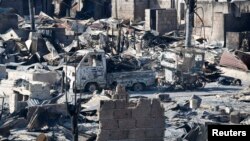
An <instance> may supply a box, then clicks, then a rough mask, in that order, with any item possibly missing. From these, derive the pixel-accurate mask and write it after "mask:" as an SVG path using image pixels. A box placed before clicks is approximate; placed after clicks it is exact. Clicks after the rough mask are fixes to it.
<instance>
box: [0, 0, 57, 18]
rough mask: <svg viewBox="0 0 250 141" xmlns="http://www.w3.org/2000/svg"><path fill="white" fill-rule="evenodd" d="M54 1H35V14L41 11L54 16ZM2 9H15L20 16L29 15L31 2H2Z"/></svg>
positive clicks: (9, 0) (20, 0)
mask: <svg viewBox="0 0 250 141" xmlns="http://www.w3.org/2000/svg"><path fill="white" fill-rule="evenodd" d="M52 1H53V0H34V6H35V13H36V14H39V13H40V12H41V11H43V12H44V13H46V14H48V15H53V13H54V6H53V4H52ZM0 7H4V8H13V9H15V10H16V12H17V13H18V14H19V15H20V16H24V15H29V0H1V2H0Z"/></svg>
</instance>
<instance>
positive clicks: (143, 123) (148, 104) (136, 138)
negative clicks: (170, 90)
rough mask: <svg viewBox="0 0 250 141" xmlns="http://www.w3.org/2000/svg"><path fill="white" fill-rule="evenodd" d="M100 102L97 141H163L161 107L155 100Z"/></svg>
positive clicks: (163, 128) (162, 111) (163, 120)
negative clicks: (132, 104) (133, 104)
mask: <svg viewBox="0 0 250 141" xmlns="http://www.w3.org/2000/svg"><path fill="white" fill-rule="evenodd" d="M129 105H130V104H129V102H128V101H127V100H126V99H112V100H106V101H101V104H100V110H99V123H100V125H99V126H100V127H99V129H100V130H99V133H98V137H97V141H117V140H120V141H125V140H126V141H163V137H164V130H165V119H164V108H163V107H162V106H161V104H160V102H159V100H158V99H140V100H139V101H138V102H137V103H136V106H129Z"/></svg>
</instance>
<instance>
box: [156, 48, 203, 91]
mask: <svg viewBox="0 0 250 141" xmlns="http://www.w3.org/2000/svg"><path fill="white" fill-rule="evenodd" d="M160 61H161V66H163V68H164V77H161V79H160V80H159V87H166V86H167V87H168V88H170V89H171V90H172V89H175V88H177V87H178V88H182V89H184V90H194V89H199V88H204V87H205V85H206V79H205V77H204V74H203V72H202V68H203V64H204V53H203V52H202V51H196V50H192V49H180V50H177V49H175V50H167V51H166V52H164V53H162V55H161V57H160Z"/></svg>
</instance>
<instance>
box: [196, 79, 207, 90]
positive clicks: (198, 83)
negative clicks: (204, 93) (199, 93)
mask: <svg viewBox="0 0 250 141" xmlns="http://www.w3.org/2000/svg"><path fill="white" fill-rule="evenodd" d="M205 85H206V82H205V81H204V80H202V79H198V80H197V81H196V87H197V88H198V89H199V88H204V87H205Z"/></svg>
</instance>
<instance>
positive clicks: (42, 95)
mask: <svg viewBox="0 0 250 141" xmlns="http://www.w3.org/2000/svg"><path fill="white" fill-rule="evenodd" d="M29 83H30V84H29V88H28V91H29V92H30V95H29V97H30V98H37V99H41V100H45V99H48V98H49V97H50V87H49V85H48V84H47V83H44V82H36V81H30V82H29Z"/></svg>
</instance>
